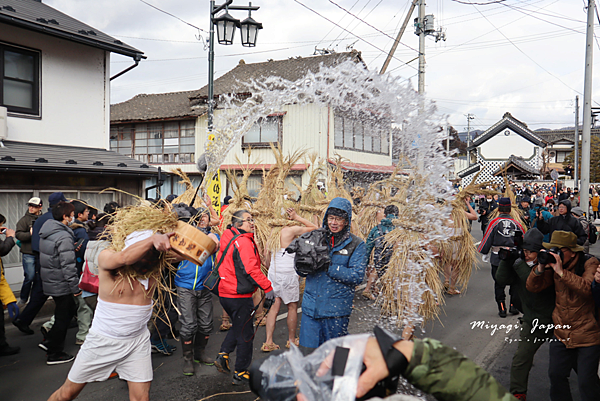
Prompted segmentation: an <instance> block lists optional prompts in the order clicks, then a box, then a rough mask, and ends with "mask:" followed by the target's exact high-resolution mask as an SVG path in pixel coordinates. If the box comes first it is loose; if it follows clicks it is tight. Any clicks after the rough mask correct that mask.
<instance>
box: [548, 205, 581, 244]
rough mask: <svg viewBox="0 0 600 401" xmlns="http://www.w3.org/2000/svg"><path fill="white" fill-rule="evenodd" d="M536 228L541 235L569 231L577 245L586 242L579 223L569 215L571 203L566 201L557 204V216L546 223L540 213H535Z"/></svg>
mask: <svg viewBox="0 0 600 401" xmlns="http://www.w3.org/2000/svg"><path fill="white" fill-rule="evenodd" d="M537 228H538V230H540V231H541V232H542V233H543V234H550V237H552V233H553V232H554V231H570V232H572V233H574V234H575V235H576V236H577V244H578V245H583V244H585V241H586V240H587V234H586V233H585V231H584V229H583V227H582V226H581V223H579V220H577V219H576V218H575V217H574V216H573V215H572V214H571V201H569V200H568V199H566V200H563V201H561V202H559V204H558V216H555V217H553V218H551V219H550V220H548V221H544V219H543V218H542V215H541V212H540V211H539V210H538V212H537Z"/></svg>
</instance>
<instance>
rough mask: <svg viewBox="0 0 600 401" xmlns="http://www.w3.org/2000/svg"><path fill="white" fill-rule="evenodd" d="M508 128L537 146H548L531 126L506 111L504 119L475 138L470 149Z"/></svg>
mask: <svg viewBox="0 0 600 401" xmlns="http://www.w3.org/2000/svg"><path fill="white" fill-rule="evenodd" d="M506 128H510V129H511V130H513V131H514V132H516V133H517V134H519V135H521V136H522V137H523V138H525V139H527V140H529V141H531V142H533V143H534V144H536V145H537V146H541V147H546V144H545V143H544V140H543V139H542V138H540V137H539V136H537V135H536V134H534V133H533V131H531V130H530V129H529V128H527V125H526V124H524V123H523V122H521V121H519V120H517V119H516V118H514V117H513V116H512V115H511V114H510V113H505V114H504V116H502V120H500V121H498V122H497V123H496V124H494V125H492V126H491V127H490V128H488V129H487V130H486V131H485V132H484V133H483V134H481V135H480V136H478V137H477V138H475V140H474V141H473V145H472V146H471V147H470V148H469V149H475V148H476V147H478V146H479V145H481V144H482V143H484V142H485V141H487V140H488V139H490V138H492V137H494V136H496V135H497V134H498V133H499V132H501V131H502V130H504V129H506Z"/></svg>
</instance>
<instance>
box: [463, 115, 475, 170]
mask: <svg viewBox="0 0 600 401" xmlns="http://www.w3.org/2000/svg"><path fill="white" fill-rule="evenodd" d="M465 117H467V163H468V167H471V151H470V150H469V148H470V147H471V120H474V119H475V116H474V115H473V114H471V113H469V114H465Z"/></svg>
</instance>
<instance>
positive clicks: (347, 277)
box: [302, 198, 366, 319]
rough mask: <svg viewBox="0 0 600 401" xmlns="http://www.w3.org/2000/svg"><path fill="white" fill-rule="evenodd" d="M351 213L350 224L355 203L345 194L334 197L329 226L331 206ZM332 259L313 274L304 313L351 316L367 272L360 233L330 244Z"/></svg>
mask: <svg viewBox="0 0 600 401" xmlns="http://www.w3.org/2000/svg"><path fill="white" fill-rule="evenodd" d="M332 207H334V208H336V209H341V210H344V211H345V212H346V213H348V218H349V219H350V221H349V222H348V227H350V225H351V223H352V205H351V204H350V201H348V200H347V199H344V198H335V199H333V200H332V201H331V202H330V203H329V206H328V208H327V212H326V213H325V217H324V218H323V227H327V214H328V212H329V209H330V208H332ZM329 257H330V258H331V263H330V264H329V268H328V269H327V270H326V271H319V272H317V273H314V274H309V275H308V276H307V277H306V286H305V289H304V296H303V298H302V313H303V314H306V315H307V316H310V317H312V318H314V319H322V318H335V317H344V316H350V313H351V312H352V301H353V299H354V288H355V287H356V286H357V285H359V284H360V283H362V281H363V279H364V276H365V266H366V247H365V243H364V242H363V241H362V240H360V239H359V238H358V237H357V236H355V235H353V234H349V236H348V238H346V240H344V241H342V242H340V243H339V244H338V245H336V246H335V247H331V246H330V247H329Z"/></svg>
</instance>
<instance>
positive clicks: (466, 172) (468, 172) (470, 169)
mask: <svg viewBox="0 0 600 401" xmlns="http://www.w3.org/2000/svg"><path fill="white" fill-rule="evenodd" d="M479 170H481V165H480V164H473V165H472V166H471V167H467V168H466V169H464V170H462V171H459V173H458V174H457V175H458V178H465V177H466V176H468V175H471V174H475V173H476V172H478V171H479Z"/></svg>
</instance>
